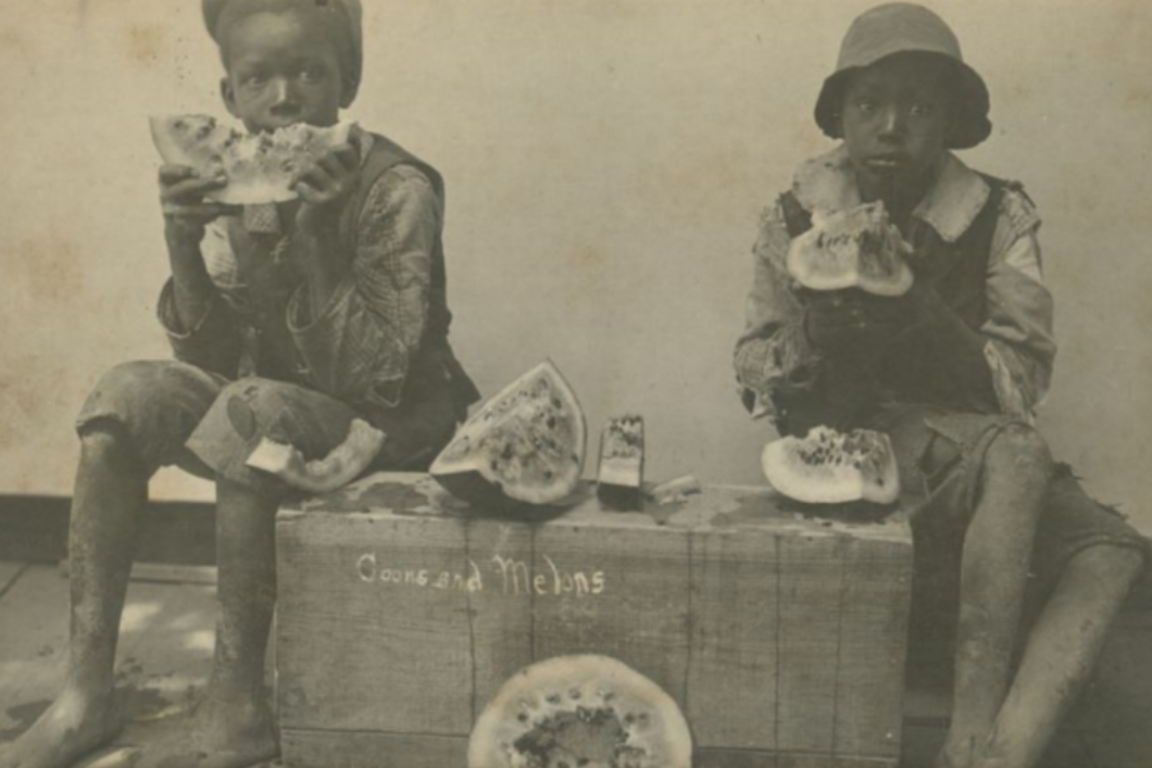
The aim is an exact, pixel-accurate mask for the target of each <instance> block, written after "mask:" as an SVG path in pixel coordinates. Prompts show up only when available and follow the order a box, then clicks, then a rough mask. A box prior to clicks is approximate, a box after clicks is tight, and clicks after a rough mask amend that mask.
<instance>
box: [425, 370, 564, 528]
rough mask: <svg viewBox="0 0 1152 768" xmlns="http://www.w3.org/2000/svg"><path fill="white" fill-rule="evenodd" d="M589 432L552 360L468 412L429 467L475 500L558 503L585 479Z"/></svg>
mask: <svg viewBox="0 0 1152 768" xmlns="http://www.w3.org/2000/svg"><path fill="white" fill-rule="evenodd" d="M586 431H587V427H586V424H585V419H584V411H583V410H582V409H581V407H580V401H579V400H577V399H576V393H575V392H573V391H572V387H571V386H569V384H568V382H567V381H566V380H565V379H564V377H563V375H561V373H560V371H559V370H558V369H557V368H556V366H555V365H554V364H553V363H552V362H551V361H550V360H549V361H545V362H543V363H541V364H539V365H537V366H536V367H535V368H533V369H532V370H530V371H528V372H527V373H525V374H524V375H523V376H521V377H519V378H518V379H516V380H515V381H513V382H512V383H511V384H509V385H508V386H507V387H505V388H504V389H502V390H501V391H500V392H499V393H498V394H497V395H496V396H495V397H493V398H492V399H491V400H489V401H488V402H486V403H485V404H484V406H483V407H482V408H481V409H480V410H479V411H477V412H476V413H475V414H474V415H473V416H472V417H471V418H469V419H468V421H467V422H466V423H465V424H464V426H463V427H461V428H460V430H459V431H458V432H457V433H456V437H455V438H454V439H453V440H452V442H451V443H449V444H448V446H447V447H446V448H445V449H444V450H443V451H442V452H441V453H440V455H439V456H437V457H436V460H435V461H434V462H433V463H432V466H431V468H430V470H429V471H430V472H431V474H432V476H433V477H435V478H436V480H437V481H438V482H439V483H440V484H441V485H443V486H444V487H445V488H446V489H447V490H448V491H449V492H450V493H452V494H453V495H454V496H457V497H458V498H460V499H463V500H464V501H467V502H469V503H471V504H479V505H487V506H489V507H492V506H495V507H497V508H502V507H505V506H508V504H509V502H511V506H513V507H515V506H517V505H523V504H527V505H548V504H555V503H556V502H559V501H562V500H563V499H565V498H566V497H569V496H571V495H572V494H573V492H574V491H575V490H576V488H577V486H578V485H579V483H580V478H581V475H582V473H583V471H584V452H585V443H586V441H587V438H586Z"/></svg>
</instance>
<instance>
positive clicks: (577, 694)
mask: <svg viewBox="0 0 1152 768" xmlns="http://www.w3.org/2000/svg"><path fill="white" fill-rule="evenodd" d="M545 473H546V474H551V472H548V471H547V470H546V471H545ZM568 696H569V697H571V698H573V699H579V698H580V689H579V688H572V689H571V690H569V691H568Z"/></svg>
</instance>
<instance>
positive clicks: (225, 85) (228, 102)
mask: <svg viewBox="0 0 1152 768" xmlns="http://www.w3.org/2000/svg"><path fill="white" fill-rule="evenodd" d="M220 98H222V99H223V100H224V106H225V107H227V108H228V114H230V115H232V117H240V115H238V114H237V113H236V91H235V89H233V88H232V78H230V77H228V75H224V77H222V78H220Z"/></svg>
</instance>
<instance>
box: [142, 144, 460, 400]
mask: <svg viewBox="0 0 1152 768" xmlns="http://www.w3.org/2000/svg"><path fill="white" fill-rule="evenodd" d="M358 140H359V144H360V154H361V157H362V158H365V159H366V158H367V157H368V154H369V151H370V149H371V142H372V137H371V136H370V135H368V134H367V133H360V134H358ZM261 209H263V210H261ZM269 213H272V214H274V213H275V212H274V211H271V210H270V209H268V208H264V207H263V206H257V207H253V208H250V209H248V210H246V211H245V216H244V221H243V226H244V228H245V230H246V231H247V232H248V233H250V234H251V236H250V237H246V238H244V242H246V243H250V244H251V247H250V248H246V249H245V250H250V251H251V252H250V253H237V252H236V248H235V245H236V242H237V240H236V239H235V238H231V237H230V236H229V233H228V229H229V226H232V227H236V226H238V225H239V224H240V222H237V221H232V222H228V221H227V220H226V219H220V220H217V221H216V222H214V223H213V224H212V225H211V226H210V227H209V228H208V231H207V233H206V235H205V238H204V242H203V244H202V246H201V250H202V253H203V255H204V262H205V265H206V267H207V269H208V273H209V275H210V276H211V278H212V282H213V284H214V285H215V287H216V294H215V295H214V296H213V300H212V302H211V303H210V305H209V307H208V309H207V310H206V312H205V314H204V316H203V317H201V318H200V319H199V321H198V322H196V323H194V324H192V325H191V327H189V328H185V327H183V326H182V325H181V323H180V319H179V315H178V314H177V312H176V307H175V301H174V295H173V290H172V284H171V280H169V282H168V284H167V285H165V287H164V290H163V291H162V293H161V297H160V304H159V308H158V313H159V317H160V321H161V324H162V325H163V326H164V328H165V330H166V331H167V333H168V338H169V340H170V342H171V344H172V349H173V351H174V353H175V356H176V357H177V359H179V360H183V361H185V362H188V363H192V364H193V365H198V366H200V367H202V368H206V369H208V370H213V371H216V372H218V373H221V374H223V375H225V376H227V377H229V378H233V377H235V376H243V375H249V374H257V375H271V374H270V373H269V370H268V369H269V368H271V369H272V370H274V371H276V375H275V377H276V378H283V379H288V380H291V381H294V382H295V383H299V384H301V385H304V386H308V387H310V388H313V389H316V390H318V391H321V392H324V393H325V394H328V395H331V396H332V397H335V398H337V399H340V400H342V401H344V402H346V403H348V404H350V405H353V406H361V407H368V408H372V407H376V408H379V407H384V408H393V407H396V406H397V405H399V403H400V397H401V393H402V391H403V388H404V383H405V380H406V377H407V375H408V373H409V367H410V364H411V363H412V360H413V356H414V355H415V354H416V352H417V350H418V348H419V345H420V342H421V340H422V338H423V337H424V331H425V327H426V325H427V321H428V306H429V286H430V282H431V271H432V251H433V248H434V245H435V243H436V240H437V237H438V235H439V232H440V228H441V226H442V221H443V203H442V201H441V200H440V198H439V196H438V195H437V194H436V192H435V189H434V188H433V186H432V183H431V182H430V181H429V179H428V178H427V176H426V175H425V174H424V173H423V172H422V171H420V170H419V169H417V168H415V167H413V166H411V165H397V166H395V167H393V168H390V169H389V170H388V171H387V172H385V173H384V174H382V175H381V176H380V178H379V179H377V180H376V182H375V183H374V184H373V186H372V188H371V189H370V191H369V192H368V195H367V197H366V199H365V203H364V205H363V207H362V209H361V210H360V212H359V216H358V218H357V219H356V220H355V221H356V224H355V232H354V233H352V237H351V238H350V239H349V242H351V243H352V244H353V251H354V252H353V253H352V254H349V255H348V258H349V259H350V269H349V271H348V274H347V276H346V277H345V278H344V280H343V282H342V283H341V284H339V285H338V286H337V288H336V289H335V291H334V292H333V293H332V295H331V297H330V298H329V300H328V303H327V304H326V305H325V306H323V307H310V306H308V303H309V302H308V291H307V286H306V285H304V284H303V278H302V277H301V276H299V275H298V274H296V273H295V272H294V271H292V270H290V269H284V268H277V267H276V266H275V265H276V263H277V258H276V251H277V249H278V248H282V247H284V246H285V245H287V246H288V247H291V246H290V243H291V237H290V235H291V232H289V233H288V235H287V236H285V235H280V234H278V233H277V232H276V229H277V226H276V217H275V216H274V215H273V217H272V221H271V222H269V220H268V214H269ZM270 223H271V226H269V224H270Z"/></svg>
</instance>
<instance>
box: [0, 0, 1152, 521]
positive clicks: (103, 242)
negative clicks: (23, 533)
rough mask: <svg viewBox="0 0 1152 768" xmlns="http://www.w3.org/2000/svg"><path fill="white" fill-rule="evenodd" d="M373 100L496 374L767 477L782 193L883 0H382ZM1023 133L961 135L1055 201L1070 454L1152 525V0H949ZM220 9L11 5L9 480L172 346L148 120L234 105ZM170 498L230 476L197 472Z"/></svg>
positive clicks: (159, 485)
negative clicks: (752, 301) (774, 229)
mask: <svg viewBox="0 0 1152 768" xmlns="http://www.w3.org/2000/svg"><path fill="white" fill-rule="evenodd" d="M365 4H366V5H367V8H366V17H367V20H366V24H367V27H366V40H367V42H366V46H367V67H366V75H365V80H364V86H363V88H362V90H361V95H360V98H359V100H358V101H357V103H356V104H355V105H354V106H353V109H352V110H351V111H350V112H349V113H348V117H349V118H351V119H355V120H357V121H359V122H361V123H362V124H363V125H364V126H366V127H368V128H370V129H373V130H377V131H382V132H385V133H387V134H389V135H390V136H391V137H392V138H394V139H395V140H397V141H399V142H400V143H401V144H403V145H405V146H407V147H408V148H409V149H411V150H412V151H414V152H416V153H417V154H419V155H421V156H422V157H424V158H425V159H427V160H429V161H430V162H432V163H433V164H434V165H436V166H437V167H438V168H439V169H440V170H441V171H442V172H443V173H444V175H445V177H446V179H447V183H448V217H447V226H446V242H447V248H448V259H449V287H450V300H451V304H452V307H453V309H454V311H455V313H456V317H457V322H456V325H455V327H454V329H453V336H452V338H453V342H454V344H455V347H456V349H457V351H458V354H459V356H460V357H461V359H462V360H463V362H464V363H465V365H466V366H467V367H468V369H469V370H470V371H471V372H472V374H473V375H474V378H475V379H476V381H477V383H478V384H479V385H480V387H481V389H482V390H483V391H484V392H485V393H486V394H491V393H492V392H494V391H495V390H496V389H497V388H499V387H500V386H501V385H502V384H503V383H506V382H507V381H508V380H510V379H511V378H513V377H514V376H516V375H518V374H519V373H521V372H522V371H524V370H526V369H527V368H529V367H530V366H532V365H533V364H534V363H536V362H538V361H539V360H540V359H542V358H544V357H551V358H552V359H553V360H555V362H556V363H557V364H558V365H559V366H560V368H561V369H562V370H563V371H564V373H565V374H566V375H567V376H568V378H569V379H570V381H571V382H572V384H573V385H574V386H575V388H576V390H577V392H578V394H579V396H580V398H581V400H582V402H583V404H584V406H585V409H586V411H587V415H588V419H589V427H590V438H591V439H590V448H592V449H593V450H591V451H590V454H589V462H588V466H587V470H588V471H589V472H593V471H594V469H595V455H594V446H595V444H596V436H597V435H598V433H599V430H600V427H601V425H602V423H603V421H604V419H605V418H606V417H607V416H609V415H614V414H622V413H627V412H636V413H641V414H643V415H644V416H645V418H646V420H647V425H648V458H649V464H648V474H649V477H651V478H653V479H659V478H668V477H672V476H675V475H679V474H683V473H694V474H696V475H697V476H698V477H700V478H701V479H702V480H704V481H707V482H738V483H760V482H762V478H761V475H760V471H759V453H760V449H761V447H762V445H763V444H764V442H765V441H766V440H767V439H769V438H770V437H771V432H770V430H769V427H768V426H767V425H766V424H765V423H763V422H759V423H757V422H752V421H750V420H749V419H748V418H747V417H746V415H745V414H744V411H743V409H742V408H741V406H740V404H739V402H738V400H737V397H736V394H735V388H734V383H733V375H732V372H731V362H730V361H731V351H732V347H733V343H734V340H735V338H736V336H737V335H738V333H739V332H740V330H741V325H742V315H743V302H744V297H745V294H746V292H747V289H748V286H749V281H750V277H751V256H750V248H751V245H752V243H753V241H754V240H755V237H756V231H757V220H758V216H759V213H760V211H761V209H762V208H763V207H764V206H765V205H767V204H769V203H770V202H771V201H772V199H773V198H774V196H775V195H776V194H777V193H778V192H779V191H781V190H783V189H784V188H786V186H787V185H788V183H789V181H790V176H791V171H792V169H793V168H794V167H795V165H796V164H797V163H798V162H799V161H800V160H802V159H804V158H805V157H808V156H810V155H813V154H816V153H818V152H820V151H823V150H825V149H827V148H829V147H830V146H831V143H830V142H828V141H827V140H826V139H824V138H823V137H822V136H821V135H820V133H819V131H818V130H817V128H816V126H815V125H814V124H813V122H812V119H811V111H812V106H813V103H814V100H815V97H816V94H817V92H818V89H819V86H820V83H821V82H822V80H823V78H824V77H825V76H826V75H827V74H828V73H829V72H830V71H831V68H832V66H833V64H834V62H835V58H836V52H837V49H838V46H839V43H840V39H841V37H842V36H843V34H844V32H845V30H846V29H847V26H848V24H849V22H850V21H851V20H852V18H854V17H855V15H856V14H858V13H859V12H860V11H862V10H864V9H865V8H867V7H869V6H870V5H871V4H872V3H870V2H867V1H861V0H835V1H833V0H820V1H818V2H805V3H801V2H791V1H785V0H764V1H763V2H760V1H754V0H692V2H687V1H684V0H427V1H426V2H418V1H416V0H403V1H401V0H391V1H389V2H382V1H381V0H365ZM931 6H932V7H933V8H934V9H935V10H937V11H938V12H939V13H941V14H942V15H943V16H944V17H945V18H946V19H947V20H948V21H949V22H950V23H951V25H952V26H953V28H954V29H955V31H956V32H957V34H958V35H959V37H960V39H961V42H962V44H963V46H964V50H965V55H966V57H967V59H968V60H969V62H970V63H971V64H972V65H973V66H975V67H976V69H977V70H978V71H980V72H981V73H982V74H983V75H984V76H985V78H986V80H987V82H988V84H989V87H990V90H991V94H992V104H993V111H992V117H993V120H994V123H995V129H994V133H993V136H992V139H991V140H990V141H989V142H988V143H986V144H985V145H984V146H982V147H980V148H978V149H976V150H973V151H969V152H965V153H962V155H961V157H962V158H963V159H964V160H965V161H966V162H969V163H970V164H972V165H975V166H976V167H978V168H980V169H981V170H984V171H987V172H990V173H994V174H997V175H1000V176H1006V177H1010V178H1016V179H1021V180H1023V181H1025V182H1026V184H1027V185H1028V191H1029V193H1030V194H1031V196H1032V197H1033V198H1034V199H1035V200H1036V202H1037V204H1038V205H1039V208H1040V211H1041V214H1042V216H1043V217H1044V220H1045V223H1044V227H1043V230H1042V233H1041V234H1042V242H1043V245H1044V248H1045V268H1046V276H1047V280H1048V282H1049V284H1050V286H1051V289H1052V290H1053V292H1054V293H1055V295H1056V301H1057V313H1058V314H1057V323H1058V326H1057V331H1058V335H1059V338H1060V341H1061V351H1060V354H1059V358H1058V361H1057V375H1056V379H1055V385H1054V389H1053V391H1052V393H1051V396H1050V397H1049V399H1048V401H1047V403H1046V404H1045V405H1044V407H1043V410H1042V414H1041V423H1042V429H1043V431H1044V433H1045V434H1046V435H1047V436H1048V437H1049V439H1050V441H1051V442H1052V443H1053V445H1054V448H1055V451H1056V453H1057V454H1058V455H1059V457H1061V458H1063V459H1066V460H1068V461H1071V462H1072V463H1073V464H1074V465H1075V466H1076V468H1077V470H1078V471H1079V472H1080V473H1081V474H1083V475H1084V476H1085V477H1086V478H1087V479H1088V484H1089V487H1090V489H1091V490H1093V491H1094V492H1095V493H1096V494H1097V495H1098V496H1099V497H1101V498H1102V499H1103V500H1107V501H1113V502H1115V501H1119V502H1122V503H1123V509H1124V510H1125V511H1128V512H1130V513H1131V514H1132V515H1133V517H1134V519H1135V521H1136V522H1137V524H1138V525H1140V526H1141V527H1142V528H1144V529H1145V530H1147V531H1152V497H1150V496H1149V494H1148V493H1146V487H1145V486H1146V473H1147V470H1146V467H1147V466H1148V456H1149V444H1150V440H1149V437H1148V435H1149V430H1148V424H1149V421H1150V417H1152V387H1149V373H1150V370H1152V351H1150V345H1149V343H1148V341H1147V338H1146V328H1147V326H1148V325H1149V322H1150V321H1152V310H1150V309H1149V308H1148V307H1149V304H1148V301H1147V299H1148V296H1149V291H1148V288H1149V284H1150V282H1152V261H1150V258H1152V246H1150V245H1149V243H1150V242H1152V224H1150V223H1149V216H1148V212H1149V200H1152V176H1150V173H1149V171H1150V170H1152V169H1150V168H1149V149H1150V143H1152V142H1150V138H1149V137H1150V135H1152V133H1150V129H1152V80H1149V78H1148V73H1149V72H1150V71H1152V46H1149V45H1148V40H1149V32H1150V31H1152V4H1149V3H1145V2H1141V1H1140V0H1091V2H1089V0H1079V1H1078V2H1070V1H1068V0H1017V1H1016V2H1011V3H1008V2H1000V1H992V0H937V1H936V2H933V3H931ZM219 76H220V67H219V62H218V59H217V56H216V51H215V48H214V47H213V45H212V44H211V41H210V40H209V38H208V36H207V34H206V33H205V31H204V30H203V28H202V26H201V21H200V4H199V2H198V0H87V2H83V0H70V1H68V2H65V0H44V1H43V2H40V3H37V4H29V3H12V2H8V3H4V5H3V7H2V8H0V148H2V149H0V160H2V165H3V173H2V174H0V259H2V269H3V272H2V275H3V279H2V282H0V286H2V287H0V291H2V294H0V296H2V303H0V493H53V494H67V493H69V492H70V491H71V484H72V474H73V471H74V464H75V457H76V448H77V445H76V440H75V436H74V434H73V431H72V421H73V417H74V414H75V412H76V410H77V409H78V407H79V406H80V403H81V402H82V400H83V398H84V396H85V394H86V393H87V391H88V390H89V388H90V387H91V386H92V385H93V384H94V382H95V381H96V380H97V378H98V377H99V375H100V373H101V372H102V371H103V370H104V369H106V368H107V367H109V366H111V365H113V364H115V363H116V362H118V361H122V360H128V359H139V358H162V357H166V356H168V349H167V345H166V342H165V340H164V338H163V335H162V333H161V331H160V328H159V326H158V325H157V324H156V322H155V319H154V312H155V301H156V296H157V293H158V291H159V287H160V285H161V283H162V281H163V280H164V278H165V277H166V269H167V264H166V258H165V255H164V249H163V239H162V234H161V229H162V228H161V221H160V213H159V208H158V204H157V201H156V186H155V181H154V176H155V169H156V165H157V159H156V155H155V151H154V150H153V148H152V145H151V141H150V138H149V135H148V126H147V116H148V115H149V114H164V113H173V112H208V113H213V114H223V113H224V110H223V107H222V105H221V103H220V100H219V97H218V95H217V94H218V86H217V83H218V80H219ZM154 492H155V494H156V495H159V496H167V497H173V496H176V497H186V496H194V497H203V496H204V495H205V494H206V493H207V492H210V488H208V487H206V485H204V484H201V483H199V482H198V481H192V480H190V479H188V478H186V477H184V476H183V475H180V474H179V473H176V472H174V471H173V472H166V473H163V474H162V475H161V476H160V478H158V480H157V482H156V483H155V485H154Z"/></svg>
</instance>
